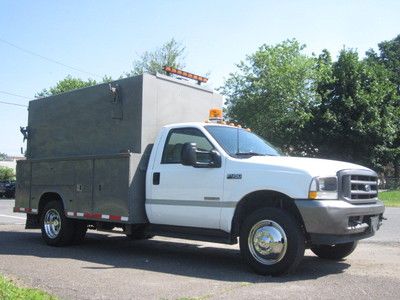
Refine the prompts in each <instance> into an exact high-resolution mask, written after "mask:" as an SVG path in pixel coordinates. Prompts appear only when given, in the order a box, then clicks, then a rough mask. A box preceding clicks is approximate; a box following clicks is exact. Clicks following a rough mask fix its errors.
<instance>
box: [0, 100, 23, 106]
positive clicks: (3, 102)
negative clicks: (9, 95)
mask: <svg viewBox="0 0 400 300" xmlns="http://www.w3.org/2000/svg"><path fill="white" fill-rule="evenodd" d="M0 103H1V104H7V105H14V106H21V107H28V105H24V104H18V103H12V102H6V101H1V100H0Z"/></svg>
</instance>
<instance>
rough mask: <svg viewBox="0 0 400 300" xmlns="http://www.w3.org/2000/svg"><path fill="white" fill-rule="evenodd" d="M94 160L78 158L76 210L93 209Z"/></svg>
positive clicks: (87, 210)
mask: <svg viewBox="0 0 400 300" xmlns="http://www.w3.org/2000/svg"><path fill="white" fill-rule="evenodd" d="M92 192H93V160H92V159H85V160H78V161H76V163H75V205H74V211H76V212H90V211H92V206H93V203H92V202H93V201H92Z"/></svg>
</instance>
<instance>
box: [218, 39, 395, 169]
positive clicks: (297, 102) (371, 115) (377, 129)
mask: <svg viewBox="0 0 400 300" xmlns="http://www.w3.org/2000/svg"><path fill="white" fill-rule="evenodd" d="M304 48H305V45H302V44H300V43H299V42H298V41H297V40H286V41H284V42H281V43H279V44H276V45H272V46H271V45H262V46H261V47H260V48H259V49H258V50H257V51H256V52H255V53H253V54H251V55H248V56H247V57H246V59H245V60H244V61H242V62H240V63H239V64H238V65H237V67H236V69H237V70H236V71H235V72H233V73H231V74H230V75H229V77H228V79H227V80H226V81H225V83H224V85H223V87H222V88H221V92H222V94H224V95H225V97H226V103H225V104H226V114H227V116H228V118H229V119H230V120H231V121H234V122H238V123H240V124H242V125H244V126H246V127H250V128H252V129H253V130H254V131H255V132H256V133H258V134H259V135H260V136H262V137H264V138H266V139H267V140H268V141H270V142H271V143H273V144H275V145H276V146H278V147H280V148H281V149H283V151H284V152H286V153H288V154H290V155H300V156H311V157H321V158H331V159H338V160H343V161H349V162H354V163H359V164H362V165H366V166H369V167H371V168H373V169H375V170H377V171H379V172H384V173H386V175H389V176H395V177H399V175H400V174H399V172H400V35H399V36H397V37H396V38H394V39H393V40H390V41H384V42H381V43H379V44H378V49H379V51H378V52H375V51H374V50H369V51H367V52H366V53H365V57H363V58H360V56H359V54H358V53H357V51H356V50H354V49H349V48H344V49H342V50H341V51H340V53H339V55H338V57H337V60H335V61H334V60H333V59H332V56H331V54H330V53H329V51H327V50H323V51H322V52H321V53H320V54H319V55H315V54H313V55H306V54H305V53H304Z"/></svg>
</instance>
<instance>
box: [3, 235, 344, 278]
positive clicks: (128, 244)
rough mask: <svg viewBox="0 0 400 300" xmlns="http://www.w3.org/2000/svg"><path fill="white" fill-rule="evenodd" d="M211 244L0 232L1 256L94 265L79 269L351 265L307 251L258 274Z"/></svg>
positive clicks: (235, 253) (223, 270)
mask: <svg viewBox="0 0 400 300" xmlns="http://www.w3.org/2000/svg"><path fill="white" fill-rule="evenodd" d="M210 245H211V246H210ZM213 245H214V244H209V243H208V244H203V243H201V242H190V243H186V242H183V241H182V242H180V241H178V242H177V240H168V241H164V240H163V241H161V240H157V239H150V240H143V241H131V240H129V239H127V238H126V237H124V236H117V235H112V236H107V235H106V234H98V233H89V234H88V235H87V238H86V240H85V242H84V243H83V244H82V245H79V246H69V247H64V248H57V247H49V246H47V245H45V244H44V242H43V241H42V240H41V236H40V232H38V231H34V232H33V231H30V232H13V231H0V254H3V255H20V256H37V257H41V258H68V259H72V260H78V261H87V262H90V263H95V264H98V266H91V265H88V266H87V267H83V268H86V269H98V270H103V269H104V270H107V269H112V268H124V269H126V268H133V269H141V270H147V271H152V272H161V273H167V274H168V273H169V274H175V275H181V276H189V277H195V278H205V279H212V280H221V281H228V282H250V283H257V282H289V281H298V280H313V279H316V278H320V277H323V276H327V275H332V274H340V273H343V272H344V271H345V270H346V269H347V268H348V267H349V266H350V265H349V264H348V263H346V262H345V261H340V262H332V261H327V260H322V259H319V258H317V257H315V256H310V255H309V254H308V255H306V256H305V257H304V260H303V261H302V263H301V264H300V265H299V267H298V268H297V271H296V273H295V274H292V275H286V276H282V277H271V276H260V275H257V274H255V273H253V272H252V271H251V270H249V269H248V267H247V266H246V264H245V263H243V262H242V261H241V257H240V253H239V250H238V248H234V249H232V248H219V247H218V246H219V245H218V244H215V246H213Z"/></svg>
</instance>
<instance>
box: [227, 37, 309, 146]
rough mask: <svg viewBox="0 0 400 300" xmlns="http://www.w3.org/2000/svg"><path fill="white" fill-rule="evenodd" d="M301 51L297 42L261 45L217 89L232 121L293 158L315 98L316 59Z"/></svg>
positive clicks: (302, 47)
mask: <svg viewBox="0 0 400 300" xmlns="http://www.w3.org/2000/svg"><path fill="white" fill-rule="evenodd" d="M304 47H305V46H304V45H301V44H300V43H299V42H298V41H296V40H287V41H284V42H282V43H279V44H277V45H275V46H268V45H263V46H261V47H260V48H259V49H258V51H256V52H255V53H254V54H252V55H249V56H247V58H246V61H244V62H241V63H239V64H238V65H237V68H238V71H237V72H235V73H232V74H230V75H229V78H228V79H227V80H226V81H225V83H224V86H223V87H222V88H221V89H220V90H221V92H222V94H223V95H225V96H226V105H227V107H226V113H227V117H228V118H229V119H230V120H231V121H234V122H238V123H240V124H242V126H243V125H244V126H245V127H250V128H251V129H252V130H254V131H255V132H257V133H258V134H259V135H261V136H263V137H264V138H266V139H267V140H269V141H271V142H272V143H273V144H275V145H277V146H279V147H281V148H283V149H284V150H285V151H287V152H290V153H297V154H302V153H303V152H304V151H306V150H307V148H308V144H307V143H306V140H305V138H304V133H305V132H304V128H305V126H306V124H307V123H308V122H309V121H310V119H311V118H312V110H311V109H312V107H313V106H314V105H315V98H316V92H315V89H314V87H313V82H315V76H316V72H315V68H314V65H315V60H314V59H313V58H310V57H307V56H306V55H305V54H303V53H302V50H303V49H304Z"/></svg>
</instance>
